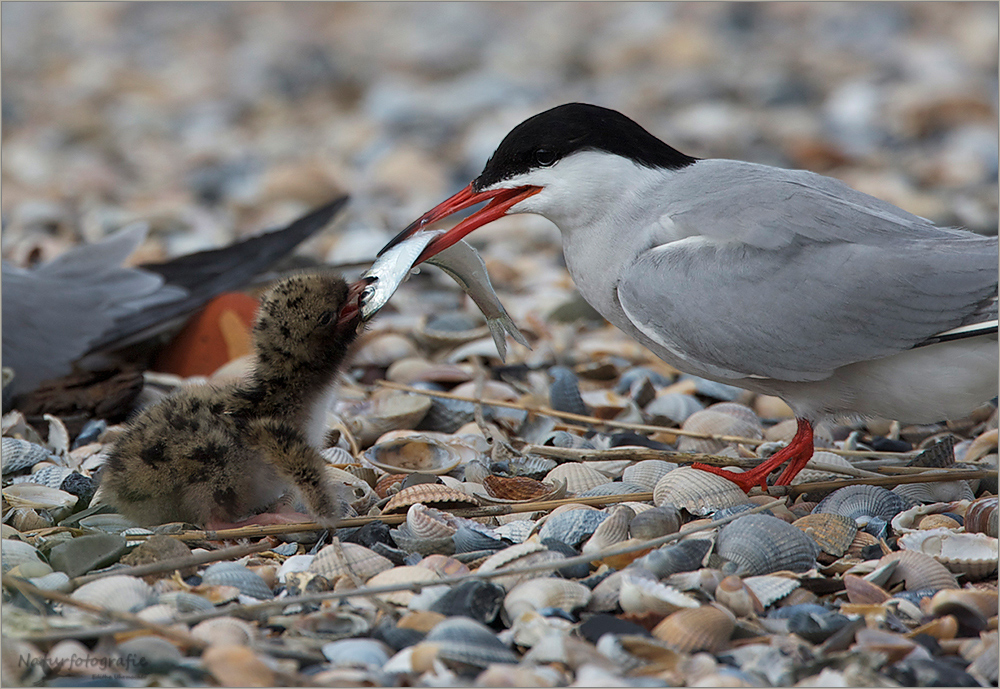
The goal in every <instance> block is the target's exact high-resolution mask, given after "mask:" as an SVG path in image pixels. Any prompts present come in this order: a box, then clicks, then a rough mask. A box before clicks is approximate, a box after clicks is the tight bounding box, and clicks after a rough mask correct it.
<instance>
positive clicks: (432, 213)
mask: <svg viewBox="0 0 1000 689" xmlns="http://www.w3.org/2000/svg"><path fill="white" fill-rule="evenodd" d="M541 190H542V188H541V187H535V186H525V187H517V188H514V189H498V190H496V191H479V192H477V191H473V189H472V184H469V186H467V187H465V188H464V189H462V191H460V192H458V193H457V194H455V195H454V196H452V197H451V198H448V199H445V200H444V201H442V202H441V203H439V204H438V205H436V206H434V208H432V209H431V210H429V211H427V212H426V213H424V214H423V215H422V216H420V217H419V218H417V219H416V220H414V221H413V222H412V223H410V224H409V225H408V226H407V227H406V229H405V230H403V231H402V232H400V233H399V234H397V235H396V236H395V237H393V238H392V240H391V241H390V242H389V243H388V244H386V245H385V246H384V247H382V251H380V252H379V253H378V255H379V256H381V255H382V254H383V253H385V252H386V251H387V250H389V249H391V248H392V247H394V246H395V245H396V244H399V243H400V242H401V241H403V240H404V239H406V238H408V237H410V236H411V235H413V234H415V233H416V232H418V231H420V230H422V229H423V228H424V227H426V226H427V225H430V224H432V223H435V222H437V221H438V220H441V219H442V218H446V217H448V216H449V215H452V214H453V213H457V212H458V211H460V210H462V209H463V208H468V207H469V206H475V205H476V204H477V203H482V202H483V201H489V202H490V203H489V204H487V205H486V206H485V207H484V208H482V209H480V210H478V211H476V212H475V213H473V214H472V215H470V216H469V217H467V218H466V219H465V220H463V221H462V222H460V223H458V224H457V225H455V226H454V227H453V228H451V229H450V230H448V231H447V232H445V233H444V234H443V235H441V236H440V237H438V238H437V239H435V240H434V241H432V242H431V243H430V244H428V245H427V247H426V248H425V249H424V250H423V253H421V254H420V256H419V257H418V258H417V260H416V261H415V262H414V264H413V265H417V263H421V262H423V261H426V260H427V259H428V258H430V257H431V256H433V255H434V254H437V253H440V252H442V251H444V250H445V249H447V248H448V247H449V246H451V245H452V244H454V243H455V242H457V241H458V240H460V239H462V237H464V236H465V235H467V234H469V233H470V232H472V231H473V230H474V229H476V228H477V227H482V226H483V225H485V224H487V223H491V222H493V221H494V220H496V219H497V218H500V217H503V216H504V215H505V214H506V213H507V211H508V210H510V208H511V206H514V205H516V204H518V203H520V202H521V201H523V200H524V199H526V198H528V197H529V196H533V195H534V194H537V193H538V192H540V191H541Z"/></svg>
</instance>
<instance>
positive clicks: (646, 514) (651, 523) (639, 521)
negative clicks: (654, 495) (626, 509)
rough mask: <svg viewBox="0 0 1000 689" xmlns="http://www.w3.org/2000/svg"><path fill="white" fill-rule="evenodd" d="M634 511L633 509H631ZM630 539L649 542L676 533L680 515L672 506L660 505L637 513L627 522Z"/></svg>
mask: <svg viewBox="0 0 1000 689" xmlns="http://www.w3.org/2000/svg"><path fill="white" fill-rule="evenodd" d="M633 509H634V508H633ZM628 528H629V534H630V535H631V536H632V538H638V539H641V540H649V539H653V538H659V537H660V536H666V535H667V534H672V533H677V531H679V530H680V528H681V513H680V510H678V509H677V508H676V507H674V506H673V505H668V504H664V505H660V506H659V507H652V508H649V509H645V510H643V511H642V512H637V513H636V515H635V516H634V517H632V520H631V521H630V522H629V527H628Z"/></svg>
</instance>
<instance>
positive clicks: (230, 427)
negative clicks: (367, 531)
mask: <svg viewBox="0 0 1000 689" xmlns="http://www.w3.org/2000/svg"><path fill="white" fill-rule="evenodd" d="M363 286H364V285H363V284H360V283H355V284H354V285H351V286H348V285H347V283H346V282H345V281H344V280H343V279H342V278H340V277H337V276H330V275H298V276H294V277H291V278H287V279H285V280H283V281H281V282H279V283H278V284H276V285H275V286H274V287H272V288H271V289H270V290H268V292H267V293H266V294H265V295H264V297H263V298H262V299H261V305H260V309H259V311H258V315H257V320H256V323H255V325H254V330H253V340H254V350H255V354H256V365H255V368H254V370H253V371H252V373H251V374H250V375H249V376H248V377H247V378H246V379H244V380H242V381H240V382H236V383H231V384H229V385H225V386H210V385H205V386H198V387H193V388H190V389H185V390H181V391H180V392H178V393H177V394H175V395H172V396H170V397H168V398H166V399H164V400H163V401H162V402H159V403H157V404H156V405H155V406H153V407H150V408H149V409H147V410H146V411H144V412H143V413H142V414H141V415H139V416H138V417H137V418H136V419H135V420H134V421H132V422H131V423H130V424H129V427H128V429H127V431H126V432H125V434H124V435H123V436H122V438H121V439H120V440H119V441H118V442H117V443H116V444H115V447H114V449H113V450H112V452H111V456H110V458H109V460H108V464H107V467H106V470H105V474H104V477H103V478H102V485H103V486H104V487H105V490H107V491H108V492H109V496H110V501H111V502H112V504H114V505H115V506H116V507H117V508H118V510H119V511H120V512H121V513H122V514H123V515H125V516H126V517H127V518H129V519H131V520H132V521H134V522H136V523H138V524H162V523H166V522H173V521H182V522H188V523H191V524H197V525H199V526H206V527H207V528H222V527H223V526H232V525H234V523H236V522H238V521H239V520H247V523H268V522H272V523H273V522H286V521H295V520H294V519H292V518H289V517H288V516H286V515H278V514H262V513H264V512H265V511H267V510H268V508H271V507H272V506H273V505H274V504H275V503H276V502H277V501H278V499H279V498H281V497H282V495H283V494H284V493H286V492H287V491H288V490H289V489H290V488H294V489H295V490H297V491H298V493H299V495H300V496H301V498H302V500H303V501H304V503H305V504H306V506H307V507H308V510H309V512H310V514H311V515H312V517H313V518H315V519H316V520H317V521H319V522H320V523H322V524H324V525H325V526H332V525H333V523H334V522H336V520H337V519H339V518H340V517H342V516H343V515H344V514H345V512H346V509H347V503H348V500H349V499H350V493H349V492H348V490H347V487H346V486H344V485H336V484H334V483H331V482H330V481H329V480H328V479H327V478H326V475H325V471H324V467H325V465H326V462H325V461H324V460H323V458H322V457H321V456H320V454H319V451H318V449H319V448H320V447H322V442H323V440H324V436H325V430H326V427H325V421H326V410H327V408H328V406H329V403H330V401H331V387H332V383H333V381H334V378H335V376H336V374H337V371H338V370H339V369H340V367H341V365H342V364H343V362H344V360H345V358H346V356H347V353H348V349H349V348H350V346H351V344H352V343H353V342H354V339H355V338H356V336H357V333H358V328H359V324H360V317H359V313H358V295H359V293H360V291H361V288H362V287H363ZM299 516H300V519H301V515H299ZM248 518H250V519H248Z"/></svg>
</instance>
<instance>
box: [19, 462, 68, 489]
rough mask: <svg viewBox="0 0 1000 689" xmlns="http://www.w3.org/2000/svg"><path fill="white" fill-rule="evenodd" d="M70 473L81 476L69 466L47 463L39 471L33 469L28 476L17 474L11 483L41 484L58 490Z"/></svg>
mask: <svg viewBox="0 0 1000 689" xmlns="http://www.w3.org/2000/svg"><path fill="white" fill-rule="evenodd" d="M70 474H77V476H80V474H79V473H77V472H75V471H73V470H72V469H70V468H69V467H61V466H52V465H45V466H42V467H41V468H39V469H38V471H33V472H31V473H30V474H27V475H26V476H15V477H14V478H13V479H12V481H11V483H14V484H17V483H34V484H37V485H39V486H48V487H49V488H55V489H57V490H58V489H59V488H61V487H62V484H63V481H65V480H66V477H67V476H69V475H70Z"/></svg>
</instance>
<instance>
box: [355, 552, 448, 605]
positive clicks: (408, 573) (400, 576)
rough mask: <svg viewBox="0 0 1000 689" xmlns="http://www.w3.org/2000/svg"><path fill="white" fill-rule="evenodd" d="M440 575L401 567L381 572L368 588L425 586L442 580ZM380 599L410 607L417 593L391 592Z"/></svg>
mask: <svg viewBox="0 0 1000 689" xmlns="http://www.w3.org/2000/svg"><path fill="white" fill-rule="evenodd" d="M345 545H347V544H345ZM440 578H441V577H440V575H438V573H437V572H435V571H434V570H432V569H429V568H427V567H413V566H401V567H393V568H391V569H387V570H384V571H382V572H379V573H378V574H376V575H375V576H373V577H372V578H371V579H369V580H368V581H367V582H366V583H365V586H366V587H377V586H391V585H394V584H404V583H417V584H424V583H429V582H433V581H435V580H436V579H440ZM377 595H378V597H379V598H381V599H382V600H384V601H386V602H388V603H395V604H396V605H401V606H406V605H409V603H410V600H411V599H412V598H413V596H414V595H416V594H415V593H413V591H408V590H403V591H391V592H389V593H380V594H377Z"/></svg>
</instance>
